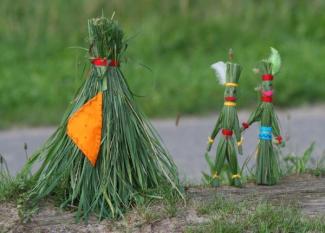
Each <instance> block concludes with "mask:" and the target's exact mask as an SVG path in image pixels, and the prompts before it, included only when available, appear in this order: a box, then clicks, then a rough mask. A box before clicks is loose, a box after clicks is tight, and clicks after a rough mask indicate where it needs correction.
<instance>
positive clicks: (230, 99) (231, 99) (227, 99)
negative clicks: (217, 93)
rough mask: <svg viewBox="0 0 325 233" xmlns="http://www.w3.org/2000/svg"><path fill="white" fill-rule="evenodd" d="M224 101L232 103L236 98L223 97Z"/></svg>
mask: <svg viewBox="0 0 325 233" xmlns="http://www.w3.org/2000/svg"><path fill="white" fill-rule="evenodd" d="M225 101H231V102H234V101H236V97H235V96H227V97H225Z"/></svg>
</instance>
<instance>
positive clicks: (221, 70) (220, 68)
mask: <svg viewBox="0 0 325 233" xmlns="http://www.w3.org/2000/svg"><path fill="white" fill-rule="evenodd" d="M211 68H212V69H214V71H215V72H216V76H217V78H218V80H219V83H220V84H225V83H226V70H227V65H226V63H224V62H223V61H219V62H217V63H214V64H212V65H211Z"/></svg>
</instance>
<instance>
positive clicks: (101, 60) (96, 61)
mask: <svg viewBox="0 0 325 233" xmlns="http://www.w3.org/2000/svg"><path fill="white" fill-rule="evenodd" d="M91 64H93V65H95V66H112V67H116V66H119V62H118V61H117V60H115V59H112V60H110V62H109V63H108V60H107V59H106V58H100V57H97V58H94V59H92V60H91Z"/></svg>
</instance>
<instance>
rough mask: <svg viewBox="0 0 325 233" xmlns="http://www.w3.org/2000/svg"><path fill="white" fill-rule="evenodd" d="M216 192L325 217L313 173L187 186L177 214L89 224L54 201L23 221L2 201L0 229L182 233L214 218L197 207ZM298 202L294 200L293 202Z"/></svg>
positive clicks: (324, 193)
mask: <svg viewBox="0 0 325 233" xmlns="http://www.w3.org/2000/svg"><path fill="white" fill-rule="evenodd" d="M216 195H222V196H224V197H225V198H227V199H229V198H231V199H233V200H235V201H236V202H237V201H238V202H241V201H242V200H245V201H249V202H252V204H254V203H259V202H261V201H265V200H267V201H268V202H271V203H273V204H275V205H277V204H280V203H281V205H290V204H294V205H295V206H297V207H298V208H300V209H301V210H302V213H303V214H304V215H305V216H309V217H314V216H316V217H320V216H325V178H316V177H313V176H310V175H302V176H291V177H287V178H285V179H283V180H282V181H281V182H280V183H279V184H278V185H276V186H256V185H254V184H247V185H246V187H245V188H242V189H238V188H233V187H228V186H223V187H221V188H217V189H215V188H202V187H190V188H188V189H187V197H188V200H187V204H186V205H184V204H178V206H177V207H178V208H177V210H176V213H175V214H174V215H173V216H170V215H168V214H167V213H166V212H165V210H164V208H163V207H162V206H159V205H157V206H156V205H153V206H151V207H150V211H151V212H150V213H154V214H155V216H152V215H151V217H150V216H149V215H148V214H146V212H145V211H144V210H139V209H138V210H137V209H134V210H133V211H131V212H129V213H128V214H127V215H126V216H125V218H124V219H122V220H119V221H109V220H104V221H102V222H97V221H96V220H95V219H91V220H90V221H89V222H88V224H84V223H76V222H75V219H74V215H73V213H70V212H68V211H63V210H60V209H58V208H56V207H54V206H53V204H52V203H49V202H45V203H42V204H41V208H40V210H39V212H38V213H37V214H36V215H35V216H34V217H33V218H32V220H31V221H30V222H29V223H27V224H23V223H21V222H20V221H19V218H18V215H17V208H16V207H15V205H14V204H12V203H5V204H4V203H0V232H8V233H9V232H10V233H22V232H24V233H35V232H46V233H58V232H62V233H63V232H64V233H77V232H78V233H79V232H83V233H86V232H87V233H108V232H112V233H122V232H132V233H179V232H183V231H184V230H185V229H186V227H189V226H197V225H199V224H204V223H207V222H209V221H210V218H211V216H209V215H200V214H199V213H198V212H197V208H198V207H199V206H202V205H207V204H208V203H209V202H211V201H213V200H214V198H215V196H216ZM293 202H294V203H293Z"/></svg>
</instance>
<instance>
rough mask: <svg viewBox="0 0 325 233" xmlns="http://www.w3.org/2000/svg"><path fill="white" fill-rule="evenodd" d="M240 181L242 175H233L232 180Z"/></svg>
mask: <svg viewBox="0 0 325 233" xmlns="http://www.w3.org/2000/svg"><path fill="white" fill-rule="evenodd" d="M237 178H238V179H240V175H239V174H235V175H232V177H231V179H237Z"/></svg>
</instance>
